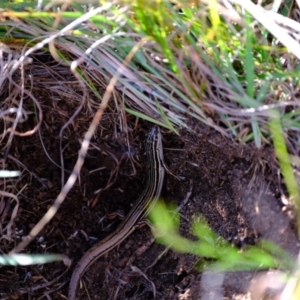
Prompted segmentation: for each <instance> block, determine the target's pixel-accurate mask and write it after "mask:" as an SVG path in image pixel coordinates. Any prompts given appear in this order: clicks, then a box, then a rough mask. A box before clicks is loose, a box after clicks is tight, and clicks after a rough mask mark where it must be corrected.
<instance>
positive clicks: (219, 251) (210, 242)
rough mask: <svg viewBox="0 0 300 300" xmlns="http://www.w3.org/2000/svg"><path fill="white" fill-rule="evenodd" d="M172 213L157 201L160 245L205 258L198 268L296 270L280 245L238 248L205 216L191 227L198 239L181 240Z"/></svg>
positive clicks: (152, 217)
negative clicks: (208, 222) (210, 225)
mask: <svg viewBox="0 0 300 300" xmlns="http://www.w3.org/2000/svg"><path fill="white" fill-rule="evenodd" d="M169 211H170V209H168V208H167V207H166V206H165V205H164V204H163V202H158V203H157V204H156V205H155V207H154V208H153V210H152V211H151V213H150V220H151V221H152V222H153V225H154V228H155V229H154V234H155V236H156V239H157V242H159V243H161V244H164V245H166V246H170V247H171V248H172V249H174V250H175V251H178V252H182V253H189V254H194V255H197V256H198V257H199V258H202V260H201V261H200V264H198V265H197V266H198V268H199V269H200V270H202V268H203V267H204V264H205V265H206V266H207V265H208V264H209V265H210V269H216V270H222V271H226V270H230V271H234V270H235V271H242V270H244V271H245V270H258V269H260V270H262V269H268V268H281V269H285V270H292V269H293V266H294V261H293V258H292V257H291V256H290V255H289V254H288V253H286V252H285V251H283V250H282V249H280V248H279V247H278V246H276V245H274V244H272V243H270V242H268V241H260V242H259V243H258V244H257V245H256V246H247V247H245V248H244V249H239V248H237V247H234V246H232V244H231V243H229V242H227V241H225V240H224V239H222V238H221V237H219V236H218V235H217V234H216V233H215V232H213V231H212V230H211V229H210V228H209V226H208V225H207V223H206V221H205V219H204V218H203V217H199V219H198V220H197V222H194V223H193V226H192V232H191V233H192V234H193V235H194V236H195V237H197V240H190V239H187V238H185V237H182V236H181V235H180V234H179V230H178V228H179V216H178V214H175V216H174V214H172V215H171V213H170V212H169ZM203 259H209V260H207V261H205V260H203Z"/></svg>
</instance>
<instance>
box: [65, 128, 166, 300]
mask: <svg viewBox="0 0 300 300" xmlns="http://www.w3.org/2000/svg"><path fill="white" fill-rule="evenodd" d="M146 154H147V157H148V178H147V183H146V186H145V189H144V191H143V193H142V195H141V196H140V197H139V198H138V200H137V202H136V203H135V205H134V206H133V208H132V209H131V210H130V212H129V213H128V215H127V216H126V218H125V219H124V220H123V221H122V222H121V224H120V225H119V226H118V227H117V229H116V230H115V231H114V232H113V233H111V234H110V235H108V236H107V237H106V238H104V239H103V240H101V241H100V242H98V243H97V244H95V245H94V246H93V247H92V248H91V249H89V250H88V251H87V252H86V253H85V254H84V255H83V257H82V258H81V259H80V261H79V262H78V264H77V266H76V268H75V270H74V271H73V274H72V277H71V281H70V285H69V300H75V298H76V290H77V286H78V283H79V280H80V278H81V276H82V275H83V274H84V273H85V271H86V270H87V269H88V268H89V267H90V266H91V265H92V264H93V263H94V262H95V261H96V260H97V259H98V258H99V257H100V256H102V255H104V254H105V253H107V252H109V251H111V250H112V249H114V248H115V247H116V246H117V245H119V244H120V243H121V242H122V241H123V240H125V239H126V238H127V237H128V236H129V235H130V234H131V233H132V232H133V231H134V230H135V229H136V227H137V225H138V223H139V221H141V220H142V219H143V218H144V217H145V216H146V215H148V213H149V212H150V210H151V208H152V207H153V205H154V204H155V202H156V201H157V199H158V198H159V196H160V193H161V189H162V186H163V181H164V176H165V169H164V156H163V147H162V137H161V132H160V129H159V127H157V126H154V127H153V128H152V129H151V131H150V132H149V134H148V137H147V141H146Z"/></svg>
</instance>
